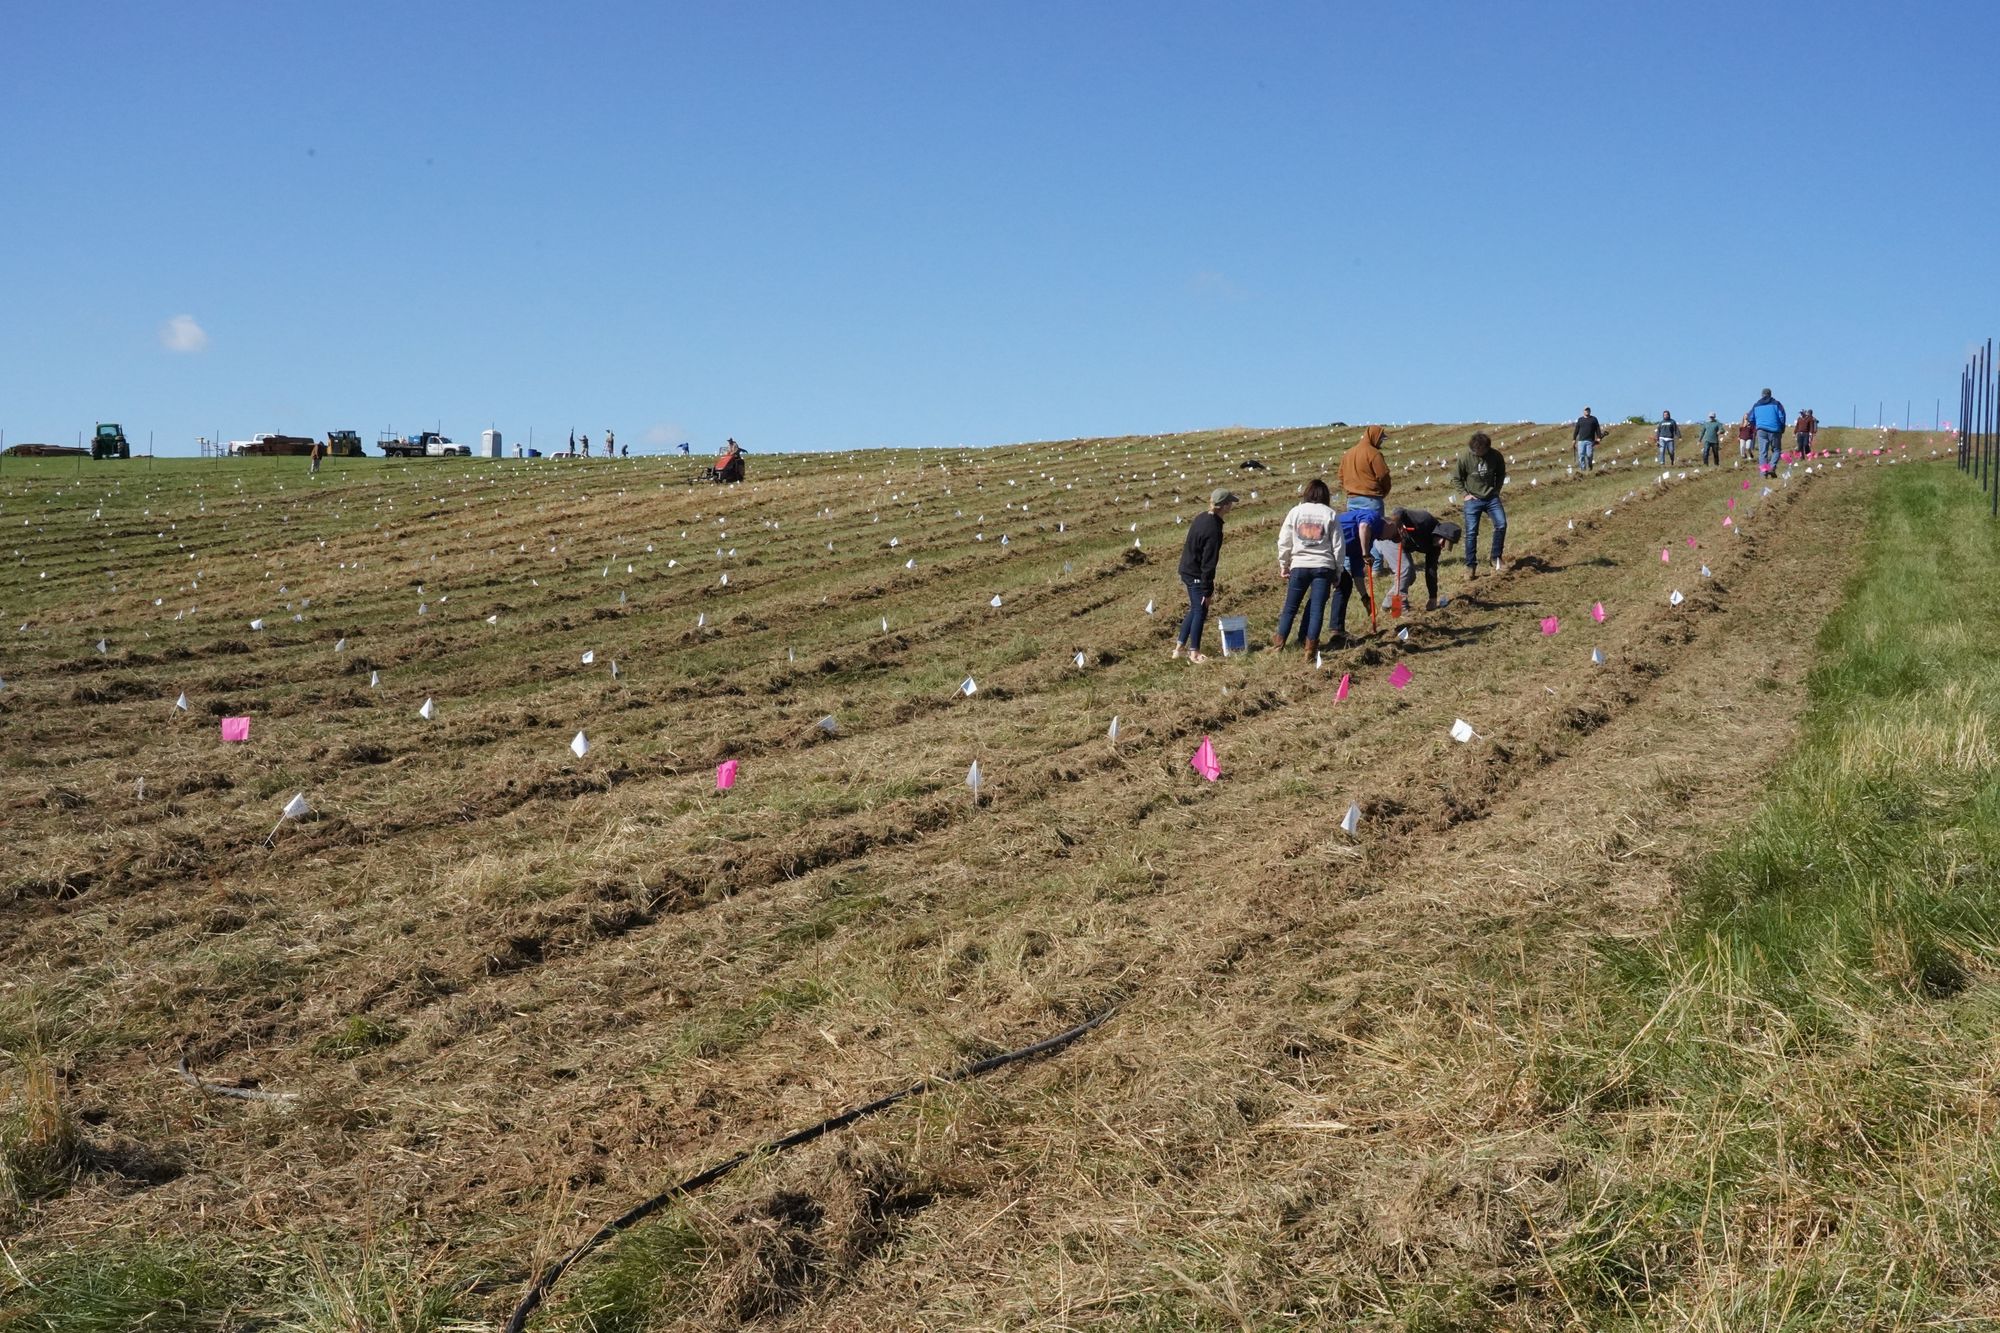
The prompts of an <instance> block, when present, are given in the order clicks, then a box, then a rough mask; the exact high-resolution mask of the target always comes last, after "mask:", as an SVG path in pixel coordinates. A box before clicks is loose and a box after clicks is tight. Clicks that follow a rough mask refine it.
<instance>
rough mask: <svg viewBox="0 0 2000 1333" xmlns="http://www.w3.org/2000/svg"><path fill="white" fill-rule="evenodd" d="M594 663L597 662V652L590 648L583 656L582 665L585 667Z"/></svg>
mask: <svg viewBox="0 0 2000 1333" xmlns="http://www.w3.org/2000/svg"><path fill="white" fill-rule="evenodd" d="M595 661H597V650H596V649H595V648H591V649H588V650H587V651H585V653H584V655H583V664H584V665H585V666H589V665H591V664H592V663H593V662H595Z"/></svg>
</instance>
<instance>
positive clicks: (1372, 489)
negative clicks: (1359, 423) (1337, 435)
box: [1340, 426, 1390, 550]
mask: <svg viewBox="0 0 2000 1333" xmlns="http://www.w3.org/2000/svg"><path fill="white" fill-rule="evenodd" d="M1387 434H1388V433H1387V432H1386V431H1384V430H1383V429H1382V428H1381V427H1380V426H1370V427H1369V428H1368V429H1366V430H1364V431H1362V432H1361V441H1360V443H1358V444H1356V445H1355V446H1354V447H1353V448H1352V449H1349V450H1348V451H1347V452H1346V453H1344V454H1342V455H1341V456H1340V489H1341V490H1343V491H1345V492H1347V507H1348V509H1349V510H1351V511H1352V512H1354V513H1357V514H1363V515H1366V516H1367V518H1368V519H1369V520H1370V521H1369V522H1368V523H1366V524H1365V525H1364V526H1363V528H1362V536H1361V545H1362V548H1363V549H1364V550H1365V549H1366V548H1367V546H1368V543H1369V540H1370V538H1369V532H1370V530H1371V529H1372V528H1375V527H1379V526H1381V525H1380V524H1377V523H1374V522H1373V521H1372V520H1374V519H1377V518H1380V517H1381V516H1382V506H1383V504H1384V503H1385V502H1386V501H1387V500H1388V498H1389V486H1390V479H1389V460H1388V459H1386V458H1384V457H1382V441H1383V440H1384V439H1385V438H1386V437H1387Z"/></svg>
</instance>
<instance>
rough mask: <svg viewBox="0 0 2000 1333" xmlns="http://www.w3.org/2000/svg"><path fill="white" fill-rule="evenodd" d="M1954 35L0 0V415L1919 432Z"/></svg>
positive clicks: (1971, 43) (1943, 353) (1787, 9)
mask: <svg viewBox="0 0 2000 1333" xmlns="http://www.w3.org/2000/svg"><path fill="white" fill-rule="evenodd" d="M1996 39H2000V9H1997V8H1996V7H1995V6H1993V5H1991V4H1972V3H1964V4H1959V3H1944V4H1929V5H1909V6H1905V5H1891V4H1844V3H1839V2H1838V0H1835V2H1833V3H1820V4H1813V5H1804V4H1759V3H1756V2H1755V0H1750V2H1748V3H1734V4H1709V3H1703V2H1699V0H1698V2H1697V3H1687V4H1633V5H1617V4H1605V3H1602V0H1598V2H1596V3H1590V4H1567V3H1564V4H1541V5H1527V4H1497V5H1496V4H1490V3H1483V4H1473V3H1466V4H1458V3H1447V4H1434V5H1428V6H1422V7H1418V6H1408V5H1386V4H1371V5H1348V4H1243V5H1222V4H1204V5H1195V4H1179V3H1171V2H1170V0H1169V2H1164V3H1163V2H1161V0H1153V2H1151V3H1129V4H1126V3H1050V4H1005V3H1002V4H994V5H980V6H975V5H970V4H954V3H944V4H937V3H931V4H909V5H877V4H824V3H819V4H797V5H780V4H682V5H657V4H590V3H583V4H576V5H562V6H556V5H545V4H504V3H503V4H481V5H471V4H408V3H399V4H366V3H363V4H342V5H292V4H266V3H258V4H237V3H202V2H197V3H194V4H190V5H176V6H161V5H156V4H150V3H148V4H141V3H129V4H122V3H90V4H81V5H42V4H33V3H29V2H28V0H0V71H4V84H0V99H4V102H3V103H0V106H4V110H0V192H3V193H0V198H4V201H5V202H4V209H0V241H4V244H0V428H4V429H5V431H6V437H7V440H8V441H9V442H10V443H13V442H20V441H24V440H52V441H57V442H63V441H71V440H73V439H74V438H75V436H76V434H77V432H78V431H79V430H84V431H87V430H88V429H89V428H90V426H91V425H92V423H93V422H94V421H96V420H99V419H107V420H111V419H115V420H119V421H121V422H123V423H124V424H125V425H126V427H127V429H128V431H129V432H132V433H134V434H135V435H136V437H137V438H138V439H139V440H141V441H143V440H144V439H145V438H146V436H147V434H148V433H149V432H150V433H151V434H152V436H153V438H154V439H155V441H156V442H157V447H158V449H159V451H160V452H161V453H170V452H191V451H192V449H193V442H194V440H195V437H196V436H198V435H206V434H214V433H216V432H218V431H219V432H220V433H221V435H222V436H223V437H224V438H243V437H247V436H248V435H249V434H251V433H253V432H256V431H263V430H285V431H289V432H293V433H299V434H306V433H312V434H318V433H322V432H324V431H326V430H327V429H329V428H334V427H351V428H354V429H358V430H360V431H361V432H362V433H363V436H364V437H365V438H367V439H369V440H370V441H371V442H372V440H373V438H374V436H375V434H376V432H377V431H379V430H382V429H384V428H389V427H394V428H397V429H410V430H415V429H419V428H425V427H434V426H436V425H438V424H439V423H440V422H441V423H442V425H443V427H444V429H445V431H446V433H447V434H451V435H454V436H456V437H457V438H459V439H461V440H467V439H472V438H476V436H477V434H478V431H479V430H480V429H481V428H482V427H485V426H487V425H489V424H494V425H498V426H499V427H500V428H501V429H502V430H503V431H504V432H505V433H506V435H507V438H508V439H509V440H510V441H511V440H512V439H514V438H515V437H517V436H521V437H525V436H526V434H527V433H528V431H529V429H530V428H531V427H532V429H533V430H534V433H535V438H536V441H537V443H538V444H539V443H542V442H545V441H547V440H549V439H550V438H551V437H553V436H560V435H562V434H564V433H565V432H567V431H568V430H570V429H572V428H574V429H576V430H578V431H581V432H586V433H588V434H589V435H590V436H591V437H592V439H593V440H596V439H598V438H600V437H601V435H602V433H603V430H604V428H605V427H607V426H609V427H613V428H615V429H616V430H617V432H618V436H619V438H620V440H621V441H624V442H626V443H628V444H630V445H633V446H635V447H646V448H649V449H650V448H656V447H658V446H660V445H662V444H668V443H673V442H677V441H679V440H682V439H688V440H692V441H693V442H694V445H695V448H696V449H697V450H698V451H699V450H703V449H707V448H710V447H712V446H714V445H716V444H719V443H720V441H721V439H722V438H723V436H725V435H734V436H736V437H737V438H738V439H740V440H742V441H743V442H744V443H745V445H746V446H748V447H749V448H751V449H753V450H756V449H797V448H824V447H847V446H856V445H874V444H891V445H908V444H941V443H942V444H949V443H958V442H964V443H999V442H1005V441H1011V440H1022V439H1046V438H1058V437H1068V436H1079V435H1096V434H1123V433H1137V432H1151V431H1165V430H1180V429H1195V428H1202V427H1212V426H1224V425H1230V424H1247V425H1300V424H1307V423H1312V422H1323V421H1329V420H1334V419H1341V420H1347V421H1354V422H1358V421H1362V420H1367V419H1386V420H1392V421H1399V420H1413V419H1424V420H1468V419H1476V418H1485V419H1515V418H1534V419H1537V420H1556V419H1564V418H1567V417H1569V416H1572V415H1574V414H1575V412H1576V411H1577V409H1578V408H1579V407H1581V406H1582V405H1583V404H1584V403H1585V402H1589V403H1591V404H1592V405H1593V406H1595V407H1596V408H1597V409H1598V411H1599V413H1600V415H1603V414H1613V415H1617V416H1623V415H1625V414H1626V413H1629V412H1644V413H1647V414H1655V413H1657V411H1658V410H1659V409H1660V408H1662V407H1671V408H1673V409H1674V410H1675V412H1676V414H1677V415H1681V416H1694V415H1699V414H1702V413H1705V412H1707V411H1709V410H1718V411H1722V412H1724V413H1725V414H1729V415H1733V414H1735V413H1738V412H1740V411H1741V410H1742V409H1743V408H1744V407H1745V406H1747V405H1748V403H1749V402H1750V400H1751V399H1752V398H1753V397H1754V396H1755V393H1756V391H1757V389H1758V388H1760V387H1762V386H1763V385H1764V384H1766V383H1768V384H1771V385H1772V386H1773V387H1775V388H1776V389H1777V390H1778V393H1779V396H1780V397H1781V398H1783V399H1785V401H1786V402H1787V404H1788V405H1789V406H1791V407H1793V408H1794V409H1796V408H1800V407H1815V408H1817V409H1818V410H1819V412H1820V415H1821V416H1822V418H1823V419H1825V420H1827V421H1829V422H1832V423H1836V424H1845V423H1846V422H1847V420H1848V418H1849V412H1850V407H1851V405H1853V404H1855V403H1860V404H1862V408H1861V415H1862V418H1863V419H1864V421H1867V422H1872V421H1873V419H1874V414H1875V404H1876V402H1877V401H1878V400H1880V399H1888V400H1891V401H1892V402H1893V406H1892V407H1891V408H1890V409H1889V415H1890V416H1891V417H1900V416H1901V415H1902V411H1903V408H1902V404H1903V401H1904V400H1905V399H1906V398H1915V399H1920V400H1921V401H1922V403H1923V408H1922V410H1920V411H1919V412H1918V413H1917V414H1916V415H1917V416H1918V417H1919V419H1920V420H1921V421H1922V422H1923V423H1926V424H1927V423H1928V421H1929V419H1930V402H1931V400H1932V399H1933V398H1934V397H1935V396H1937V395H1939V394H1945V395H1951V394H1955V392H1956V388H1957V382H1958V381H1957V372H1958V367H1959V365H1960V363H1961V360H1962V355H1963V352H1964V350H1965V346H1966V343H1967V342H1968V341H1969V340H1970V339H1972V338H1974V337H1976V336H1980V335H1983V334H1985V333H1987V332H1990V331H1991V327H1992V323H1993V320H1994V319H1995V317H1996V315H2000V310H1996V309H1995V307H1994V305H1993V291H1992V284H1991V281H1990V278H1991V274H1992V271H1993V267H1992V264H1991V262H1990V260H1978V259H1975V258H1974V256H1975V255H1978V254H1980V253H1982V252H1983V251H1984V249H1985V247H1987V246H1988V245H1989V244H1990V240H1989V236H1990V228H1991V221H1990V220H1991V218H1992V217H1994V216H1995V215H1996V208H1995V205H1996V202H2000V200H1996V194H2000V189H1996V180H1995V167H1994V165H1993V164H1994V162H1995V161H1996V160H2000V159H1996V155H1995V154H1994V153H1993V152H1991V151H1990V134H1987V133H1984V132H1980V131H1978V130H1977V125H1976V123H1975V119H1974V118H1975V117H1976V116H1977V115H1982V114H1984V113H1985V111H1986V110H1987V102H1988V101H1990V99H1989V98H1986V97H1985V96H1984V93H1983V92H1982V91H1981V90H1986V91H1990V89H1991V87H1992V82H1991V77H1990V73H1989V72H1988V70H1987V69H1986V68H1985V67H1984V66H1983V64H1982V62H1985V61H1987V60H1989V59H1990V54H1991V52H1992V51H1993V50H1995V49H2000V40H1996ZM1975 135H1976V136H1977V137H1975ZM1981 144H1983V145H1987V147H1985V148H1976V147H1975V145H1981ZM183 316H185V317H186V318H187V321H188V322H186V323H177V322H176V321H177V320H178V319H179V318H180V317H183Z"/></svg>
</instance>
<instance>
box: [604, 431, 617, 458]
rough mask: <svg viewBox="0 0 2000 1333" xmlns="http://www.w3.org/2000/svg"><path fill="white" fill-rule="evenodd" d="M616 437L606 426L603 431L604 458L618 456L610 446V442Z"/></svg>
mask: <svg viewBox="0 0 2000 1333" xmlns="http://www.w3.org/2000/svg"><path fill="white" fill-rule="evenodd" d="M617 438H618V437H617V436H615V435H613V434H612V433H611V431H610V429H609V428H606V430H605V432H604V456H605V457H606V458H616V457H618V451H617V450H616V449H613V448H612V447H611V445H612V442H613V441H615V440H616V439H617Z"/></svg>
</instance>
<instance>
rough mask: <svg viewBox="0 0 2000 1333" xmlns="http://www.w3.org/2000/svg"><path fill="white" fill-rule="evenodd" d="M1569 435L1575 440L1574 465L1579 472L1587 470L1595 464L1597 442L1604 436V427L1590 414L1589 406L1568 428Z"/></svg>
mask: <svg viewBox="0 0 2000 1333" xmlns="http://www.w3.org/2000/svg"><path fill="white" fill-rule="evenodd" d="M1570 435H1571V437H1572V438H1574V439H1575V440H1576V466H1577V470H1578V471H1581V472H1588V471H1590V470H1591V469H1592V468H1593V467H1595V466H1596V465H1597V442H1598V441H1599V440H1601V439H1603V438H1604V427H1603V425H1602V424H1600V423H1599V422H1598V420H1597V418H1596V417H1595V416H1594V415H1592V413H1591V410H1590V408H1589V407H1587V406H1586V407H1585V408H1584V409H1583V415H1582V416H1580V417H1578V418H1577V419H1576V425H1575V426H1573V427H1571V428H1570Z"/></svg>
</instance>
